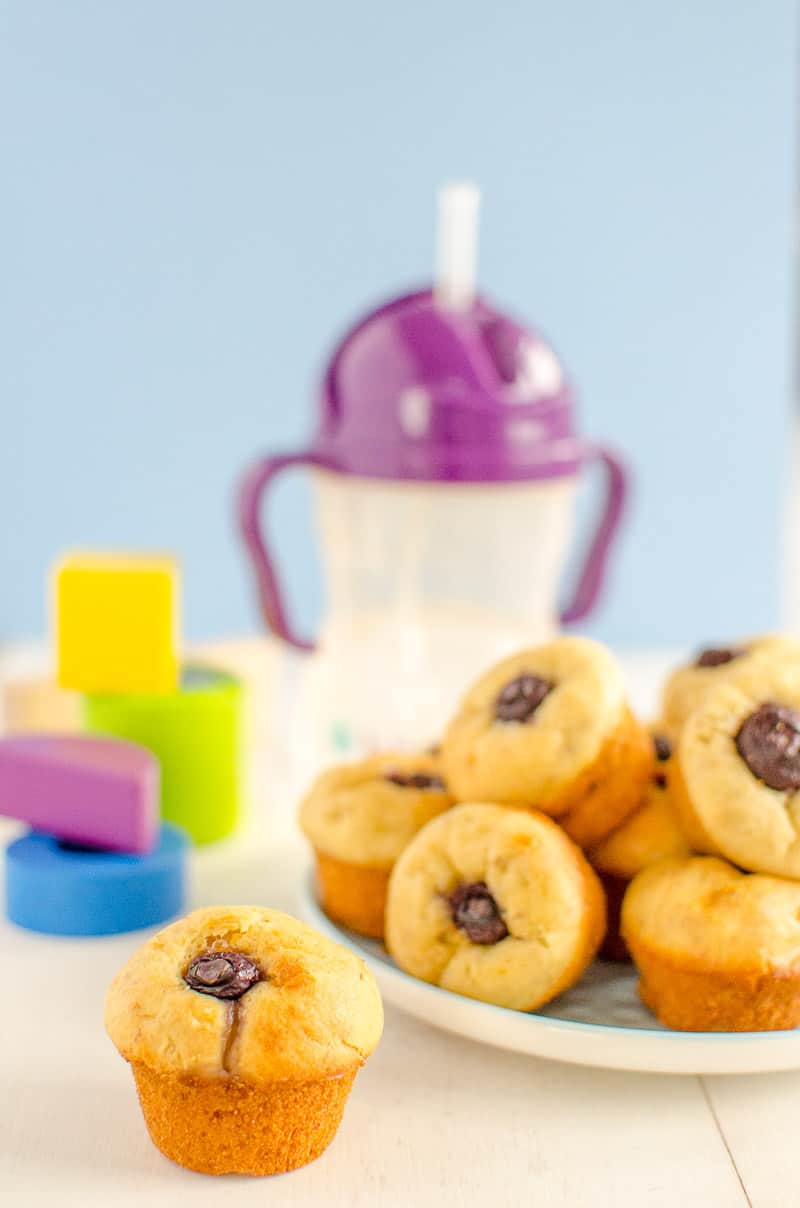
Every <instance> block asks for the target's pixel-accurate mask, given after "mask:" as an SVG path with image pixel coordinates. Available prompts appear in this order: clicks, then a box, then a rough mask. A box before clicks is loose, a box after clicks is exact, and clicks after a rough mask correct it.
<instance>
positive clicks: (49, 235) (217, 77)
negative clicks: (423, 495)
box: [0, 0, 795, 645]
mask: <svg viewBox="0 0 800 1208" xmlns="http://www.w3.org/2000/svg"><path fill="white" fill-rule="evenodd" d="M793 8H794V6H793V4H792V3H790V2H789V0H785V2H784V0H776V2H774V3H771V4H766V5H749V4H747V5H746V4H735V5H732V4H730V3H724V2H721V0H720V2H715V0H705V2H704V3H700V4H690V3H686V4H683V5H666V6H665V5H661V4H655V3H646V4H640V5H633V4H630V3H629V2H604V3H599V4H594V3H590V2H589V0H585V2H584V3H575V2H573V3H561V4H559V5H553V4H545V3H506V4H502V5H491V4H487V3H485V0H479V2H472V0H470V2H466V0H459V2H449V3H437V4H431V3H428V2H423V0H405V2H404V3H403V4H394V5H388V4H375V3H366V2H364V3H358V4H354V3H346V2H344V0H339V3H337V4H326V3H322V2H320V3H317V4H310V3H305V4H304V3H297V4H276V3H266V2H259V3H246V2H241V0H240V2H239V3H236V4H233V5H220V4H212V3H208V2H206V3H203V2H200V3H198V0H193V2H192V3H183V2H180V0H172V2H171V3H169V4H163V3H161V2H158V3H154V2H138V3H136V4H125V5H122V4H113V5H109V4H107V3H105V0H103V2H99V0H98V2H97V3H88V2H86V0H73V2H72V3H70V4H62V3H47V2H42V0H40V2H38V3H26V2H22V0H19V2H17V3H10V4H5V5H4V6H3V8H2V15H1V16H0V23H1V25H0V35H2V36H1V37H0V46H2V49H1V50H0V56H2V59H1V60H0V89H1V90H2V95H1V96H0V104H1V110H2V114H3V118H2V123H3V127H4V144H5V146H4V151H3V184H2V190H0V240H2V243H3V245H4V246H3V254H2V270H1V271H2V282H3V289H2V313H0V331H1V332H2V335H1V336H0V346H2V357H0V382H1V384H2V395H1V396H0V407H2V430H1V431H2V441H1V442H0V507H1V508H2V517H3V528H2V537H0V585H1V590H0V637H2V636H4V635H5V636H10V635H15V634H34V633H36V632H38V631H40V630H41V629H42V627H43V624H44V608H43V590H42V574H43V568H44V567H45V566H46V564H47V563H48V561H49V560H50V559H51V558H52V557H53V555H54V554H55V553H56V552H57V551H58V550H59V549H60V548H62V547H63V546H65V545H71V544H96V545H120V544H122V545H126V544H132V545H139V546H148V545H156V546H172V547H175V548H176V549H178V550H179V551H180V552H181V553H182V555H183V558H184V563H185V568H186V618H187V627H188V629H189V630H190V632H192V633H194V634H201V633H202V634H216V633H224V632H227V631H233V630H235V629H244V628H248V627H251V626H252V624H253V623H254V619H255V612H254V609H253V606H252V600H251V593H250V584H249V579H248V577H247V575H246V573H245V568H244V565H243V560H242V558H241V556H240V553H239V550H238V549H237V547H236V541H235V536H234V530H233V524H232V502H231V501H232V488H233V483H234V480H235V478H236V475H237V473H238V471H239V470H240V469H241V467H242V466H243V465H244V464H245V463H246V462H248V461H249V460H250V459H251V458H252V457H253V456H254V455H255V454H256V453H257V452H259V451H261V450H266V449H273V448H281V447H286V446H295V445H297V444H298V443H299V442H300V441H301V440H302V438H303V437H304V435H305V434H306V432H307V431H308V429H309V426H310V402H311V395H312V388H313V384H314V381H315V375H316V373H317V371H318V368H319V366H320V364H321V363H322V360H323V357H324V355H325V353H326V352H327V350H328V348H329V347H330V345H331V343H332V342H333V340H334V338H335V336H336V335H337V334H338V332H339V331H340V330H341V328H342V326H343V324H344V323H345V321H346V320H348V319H349V318H350V317H351V316H353V315H354V314H355V313H356V312H358V311H359V310H361V309H363V308H364V307H365V306H367V305H368V304H370V303H371V302H372V301H373V300H377V299H380V298H382V297H383V296H384V295H385V294H386V293H387V292H390V291H392V290H394V289H395V288H400V287H405V286H408V285H414V284H416V283H417V282H419V281H424V280H425V279H426V278H427V277H428V276H429V273H430V264H431V258H432V252H433V200H432V199H433V191H434V188H435V186H436V185H437V184H438V183H439V182H440V181H441V180H442V179H446V178H451V177H463V176H471V177H473V178H475V179H476V180H477V181H479V182H480V183H481V184H482V186H483V188H484V196H485V205H484V212H483V219H484V221H483V240H482V255H481V278H482V282H483V286H484V289H485V290H486V292H487V293H490V294H491V295H493V296H494V297H496V298H498V299H501V300H503V302H504V303H505V304H506V305H507V306H508V307H509V308H511V309H513V310H515V311H516V312H518V313H520V314H522V315H526V316H529V317H531V318H534V319H536V321H537V322H538V323H539V325H540V326H541V327H542V328H543V329H544V330H545V331H547V332H548V333H550V334H551V336H552V337H553V338H554V341H555V343H556V345H557V347H558V348H559V349H560V351H561V352H562V354H563V355H564V357H565V359H566V360H567V362H568V364H569V365H570V366H571V368H572V372H573V375H574V376H575V377H576V379H577V381H578V383H579V385H580V388H581V393H582V398H583V415H582V424H583V427H584V429H585V430H586V431H587V432H589V433H592V434H595V435H601V436H603V437H605V438H607V439H608V440H612V441H614V442H616V443H617V444H619V445H620V446H622V447H624V448H625V449H627V450H628V452H629V454H630V456H631V459H632V460H633V462H634V463H635V465H636V467H637V470H638V490H637V494H636V500H635V510H634V512H633V515H632V520H631V523H630V526H629V528H628V531H627V534H626V538H625V542H624V546H623V548H622V550H621V552H620V556H619V558H618V560H617V565H616V574H615V577H614V583H613V592H612V594H611V595H610V596H609V598H608V600H607V603H606V604H605V606H604V608H603V609H602V611H601V613H600V614H599V616H598V618H597V622H596V627H595V629H596V632H598V633H600V634H602V635H603V636H605V637H608V638H609V639H611V640H613V641H615V642H617V643H619V644H621V645H635V644H656V643H667V642H669V643H671V644H674V643H677V642H689V641H693V640H695V639H696V638H702V637H713V636H714V635H715V634H720V633H728V632H736V631H739V630H747V629H757V628H759V627H762V626H764V625H767V624H769V623H771V622H772V621H774V619H775V615H776V611H777V584H778V570H779V567H778V559H779V522H780V516H781V510H782V497H781V493H782V488H783V478H784V460H785V455H784V454H785V439H786V431H787V417H788V403H787V398H788V392H789V391H788V377H789V374H788V368H789V346H790V334H791V326H790V314H791V308H790V302H791V259H790V246H791V241H790V232H791V218H792V187H793V179H792V177H793V166H794V165H793V160H792V143H793V129H792V117H793V113H792V111H793V106H794V90H793V78H792V77H793V51H794V46H795V38H794V30H793ZM306 504H307V500H306V496H305V492H304V490H303V488H302V487H301V486H300V485H299V483H298V484H293V485H292V486H290V487H288V488H287V489H286V490H284V491H282V493H281V496H280V498H279V500H278V503H277V507H276V509H275V512H274V522H275V526H276V528H277V529H278V530H279V531H280V535H281V544H282V548H283V550H284V552H285V556H286V558H287V560H288V561H289V563H290V567H289V570H290V576H289V577H290V581H291V590H292V594H293V597H294V599H295V602H296V607H297V609H298V611H299V615H300V618H301V621H302V622H303V623H305V624H306V625H308V624H311V623H312V622H313V619H314V617H315V616H316V613H317V609H318V605H319V584H318V581H317V577H316V574H315V571H314V565H313V554H312V551H311V549H310V546H309V541H310V537H309V534H310V526H309V523H308V519H307V516H306Z"/></svg>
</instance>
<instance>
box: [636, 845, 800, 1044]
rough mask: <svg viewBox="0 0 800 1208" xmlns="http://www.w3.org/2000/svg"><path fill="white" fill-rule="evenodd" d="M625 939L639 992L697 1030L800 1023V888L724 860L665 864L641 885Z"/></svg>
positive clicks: (676, 1023)
mask: <svg viewBox="0 0 800 1208" xmlns="http://www.w3.org/2000/svg"><path fill="white" fill-rule="evenodd" d="M622 934H623V936H624V938H625V940H626V942H627V944H628V947H629V948H630V950H631V954H632V956H633V960H634V963H635V964H636V967H637V969H638V970H639V974H640V981H639V993H640V995H641V998H642V1001H643V1002H644V1003H645V1004H646V1005H647V1006H648V1007H650V1008H651V1010H652V1011H653V1012H654V1013H655V1014H656V1015H657V1016H658V1018H659V1019H660V1020H661V1022H662V1023H663V1024H666V1025H667V1027H670V1028H678V1029H681V1030H682V1031H689V1032H765V1031H775V1030H781V1029H786V1028H795V1027H797V1026H798V1025H800V885H798V884H797V883H795V882H794V881H786V880H782V879H781V878H778V877H768V876H760V875H758V874H755V875H750V874H748V873H743V872H740V871H739V869H737V868H734V867H733V865H731V864H728V863H726V861H724V860H718V859H717V858H716V857H714V856H693V857H689V858H688V859H682V860H681V859H677V860H664V861H662V862H661V863H660V864H654V865H653V866H652V867H651V868H647V869H645V871H644V872H642V873H640V874H639V875H638V877H636V878H635V879H634V881H633V882H632V884H631V886H630V889H629V890H628V892H627V893H626V895H625V900H624V902H623V905H622Z"/></svg>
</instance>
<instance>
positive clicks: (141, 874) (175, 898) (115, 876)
mask: <svg viewBox="0 0 800 1208" xmlns="http://www.w3.org/2000/svg"><path fill="white" fill-rule="evenodd" d="M188 846H189V844H188V840H187V838H186V835H185V834H184V832H183V831H182V830H181V829H180V827H177V826H172V825H171V824H170V823H168V822H165V823H163V824H162V826H161V835H160V838H159V842H158V845H157V847H156V848H155V849H154V851H152V852H150V853H149V854H148V855H146V856H134V855H123V854H120V853H118V852H108V851H94V850H91V849H90V848H85V847H75V846H74V845H72V844H69V843H64V842H62V841H60V840H58V839H56V838H54V837H53V836H52V835H44V834H40V833H38V832H37V831H31V832H30V834H27V835H25V836H24V837H23V838H21V839H17V840H15V842H14V843H11V844H10V845H9V847H8V848H7V849H6V909H7V912H8V917H9V918H10V919H11V921H12V923H16V924H17V925H18V926H20V927H25V928H27V929H28V930H29V931H42V932H45V933H46V934H47V935H115V934H117V933H118V932H120V931H137V930H138V929H139V928H140V927H153V926H155V925H156V924H158V923H163V922H166V920H167V919H170V918H173V917H174V916H175V915H178V914H181V913H182V911H183V908H184V898H185V889H186V857H187V851H188Z"/></svg>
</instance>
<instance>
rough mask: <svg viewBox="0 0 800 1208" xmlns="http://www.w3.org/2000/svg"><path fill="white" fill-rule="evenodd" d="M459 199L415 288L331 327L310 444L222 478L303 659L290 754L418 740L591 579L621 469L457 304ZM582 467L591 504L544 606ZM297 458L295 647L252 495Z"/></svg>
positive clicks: (496, 336) (554, 385)
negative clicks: (307, 484)
mask: <svg viewBox="0 0 800 1208" xmlns="http://www.w3.org/2000/svg"><path fill="white" fill-rule="evenodd" d="M477 204H478V195H477V190H475V189H474V187H473V186H470V185H454V186H450V187H448V188H446V189H445V190H443V191H442V194H441V195H440V231H439V267H438V274H437V283H436V286H435V287H434V289H433V290H422V291H420V292H417V293H410V294H406V295H403V296H401V297H397V298H394V299H393V300H392V301H390V302H388V303H387V304H386V305H384V306H381V307H379V308H378V309H377V310H374V311H372V312H371V313H369V314H368V315H366V316H365V317H364V318H362V319H361V320H360V321H359V322H358V323H356V324H355V326H354V327H352V328H351V330H350V331H349V332H348V333H347V335H346V336H345V337H344V339H343V340H342V341H341V343H340V344H339V346H338V348H337V349H336V351H335V353H334V355H333V358H332V360H331V361H330V364H329V365H328V368H327V371H326V372H325V375H324V378H323V381H322V385H321V390H320V395H319V403H318V422H317V428H316V433H315V435H314V437H313V439H312V442H311V445H310V446H309V447H308V448H307V449H305V450H303V451H301V452H297V453H286V454H278V455H275V456H269V457H266V458H264V459H263V460H261V461H259V462H257V463H256V464H255V465H254V466H253V467H252V468H251V469H250V471H249V472H248V473H247V475H246V476H245V478H244V481H243V483H242V486H241V490H240V496H239V513H240V525H241V531H242V535H243V538H244V541H245V544H246V547H247V550H248V552H249V554H250V558H251V561H252V564H253V568H254V570H255V574H256V582H257V587H258V595H259V601H260V605H261V611H262V614H263V617H264V620H265V622H266V624H267V626H268V627H269V628H270V629H271V630H272V631H273V633H274V634H276V635H277V637H278V638H280V639H282V640H283V641H284V642H285V643H287V644H288V645H289V646H290V647H294V648H295V649H296V650H299V651H302V652H304V657H303V668H302V672H301V681H300V689H299V690H300V697H301V702H302V703H301V707H302V716H303V732H304V743H305V749H306V751H307V752H308V759H309V761H310V762H317V761H320V762H321V761H325V760H328V759H331V758H336V757H337V756H338V757H347V756H349V755H357V754H361V753H365V752H367V751H369V750H373V749H376V748H386V747H393V748H402V747H413V746H419V745H424V744H426V743H430V742H432V741H435V739H436V737H437V736H438V734H439V732H440V730H441V728H442V727H443V726H444V724H445V722H446V721H447V719H448V717H449V715H450V713H451V712H452V711H453V710H454V708H455V707H456V705H457V702H458V698H459V696H460V694H461V693H462V692H463V691H464V689H465V688H466V686H467V685H468V684H469V683H470V681H471V679H473V678H474V677H475V676H476V675H477V674H479V673H480V672H481V671H482V670H484V669H485V668H486V666H487V665H489V664H490V663H492V662H493V661H494V660H496V659H498V658H500V657H502V656H503V655H505V654H508V653H510V652H511V651H513V650H515V649H518V648H520V647H523V646H526V645H531V644H535V643H538V642H540V641H544V640H546V639H548V638H549V637H552V636H553V635H554V634H555V633H556V632H557V631H558V628H559V626H560V625H561V624H568V623H571V622H574V621H578V620H580V619H581V618H583V617H585V616H587V615H588V613H589V612H590V611H591V609H592V607H593V605H594V604H595V601H596V600H597V597H598V594H599V592H600V590H601V587H602V584H603V579H604V574H605V568H606V562H607V558H608V554H609V549H610V547H611V544H612V542H613V539H614V536H615V533H616V530H617V527H618V524H619V520H620V516H621V511H622V506H623V498H624V493H625V475H624V472H623V469H622V467H621V465H620V463H619V462H618V460H617V459H616V458H615V457H614V455H613V454H612V453H611V452H610V451H609V450H608V449H607V448H605V447H603V446H601V445H598V444H595V443H593V442H589V441H586V440H584V439H582V438H581V437H579V436H577V435H576V433H575V429H574V399H573V394H572V390H571V387H570V385H569V382H568V381H567V379H566V377H565V375H564V371H563V369H562V367H561V365H560V363H559V361H558V359H557V357H556V356H555V354H554V352H553V350H552V349H551V348H550V347H549V345H548V344H547V343H545V341H544V340H543V339H542V338H541V337H540V336H539V335H538V334H537V333H536V332H534V331H532V330H530V329H528V328H525V327H522V326H520V325H519V324H518V323H516V322H515V321H514V320H513V319H511V318H509V317H508V316H507V315H505V314H503V313H502V312H500V311H499V310H497V309H495V308H494V307H493V306H492V305H490V304H489V303H488V302H487V301H485V300H483V299H481V298H479V297H477V296H475V293H474V272H475V247H476V218H477ZM592 463H597V465H598V466H599V467H600V469H601V470H602V472H603V474H604V477H605V493H604V500H603V503H602V507H601V511H600V515H599V518H598V520H597V521H596V525H595V529H594V532H593V534H592V536H591V537H590V540H589V544H588V549H587V551H586V554H585V556H584V560H583V565H582V568H581V570H580V572H579V574H578V578H577V585H576V587H575V589H574V593H573V595H572V597H571V599H570V600H569V602H568V603H567V604H566V606H564V607H559V604H558V598H559V584H560V579H561V574H562V570H563V567H564V563H565V561H566V558H567V554H568V550H569V545H570V539H571V535H572V523H573V510H574V502H575V496H576V493H577V489H578V484H579V480H580V477H581V474H582V473H583V471H584V469H585V468H587V467H588V466H589V465H591V464H592ZM298 465H302V466H306V467H308V469H309V470H310V473H311V476H312V479H313V490H314V501H315V514H316V521H317V527H318V532H319V538H320V542H319V543H320V549H321V554H322V559H323V569H324V582H325V587H326V595H327V607H326V611H325V617H324V620H323V623H322V627H321V631H320V634H319V637H318V638H317V639H316V640H315V641H314V642H310V641H306V640H304V639H303V638H301V637H300V636H299V635H298V634H297V633H296V632H295V629H294V627H293V626H292V623H291V620H290V618H289V615H288V613H287V609H286V605H285V602H284V598H283V595H282V592H281V587H280V581H279V577H278V573H277V569H276V564H275V560H274V558H273V556H272V554H271V553H270V550H269V547H268V544H267V539H266V536H265V534H264V532H263V530H262V528H261V525H260V518H259V513H260V507H261V503H262V500H263V497H264V495H265V493H266V491H267V489H268V487H269V486H270V485H271V483H272V482H273V481H274V480H275V478H276V477H277V475H278V474H280V473H281V472H282V471H283V470H285V469H287V468H288V467H290V466H298ZM309 731H311V732H309Z"/></svg>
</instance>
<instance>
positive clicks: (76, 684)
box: [53, 553, 179, 693]
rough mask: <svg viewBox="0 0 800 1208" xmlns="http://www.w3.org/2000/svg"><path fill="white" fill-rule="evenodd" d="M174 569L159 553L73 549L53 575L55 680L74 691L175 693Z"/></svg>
mask: <svg viewBox="0 0 800 1208" xmlns="http://www.w3.org/2000/svg"><path fill="white" fill-rule="evenodd" d="M178 593H179V583H178V566H177V563H176V562H175V561H174V559H172V558H169V557H159V556H157V555H144V554H142V555H138V554H90V553H74V554H67V555H66V557H64V558H62V560H61V561H60V562H59V563H58V564H57V566H56V568H55V572H54V593H53V594H54V609H55V617H54V622H55V625H54V627H55V634H56V651H57V668H58V682H59V684H60V685H61V687H62V688H70V689H72V690H73V691H75V692H87V693H88V692H95V693H113V692H123V693H131V692H174V691H175V690H176V688H177V686H178Z"/></svg>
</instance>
